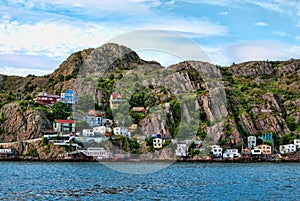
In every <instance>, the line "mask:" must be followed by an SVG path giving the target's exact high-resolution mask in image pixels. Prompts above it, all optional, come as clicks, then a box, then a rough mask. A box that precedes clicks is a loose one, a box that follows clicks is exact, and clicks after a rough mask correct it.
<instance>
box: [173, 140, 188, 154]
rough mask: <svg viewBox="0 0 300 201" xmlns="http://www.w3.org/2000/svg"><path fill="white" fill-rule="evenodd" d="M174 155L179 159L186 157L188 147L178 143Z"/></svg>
mask: <svg viewBox="0 0 300 201" xmlns="http://www.w3.org/2000/svg"><path fill="white" fill-rule="evenodd" d="M175 154H176V156H179V157H186V156H187V155H188V145H187V144H186V143H178V144H177V148H176V151H175Z"/></svg>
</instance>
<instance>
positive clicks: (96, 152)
mask: <svg viewBox="0 0 300 201" xmlns="http://www.w3.org/2000/svg"><path fill="white" fill-rule="evenodd" d="M79 152H81V153H83V154H84V155H86V156H90V157H93V158H94V159H97V160H102V159H111V158H113V154H112V153H111V152H110V151H108V150H105V149H104V148H102V147H90V148H88V149H86V150H79Z"/></svg>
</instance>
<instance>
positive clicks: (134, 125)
mask: <svg viewBox="0 0 300 201" xmlns="http://www.w3.org/2000/svg"><path fill="white" fill-rule="evenodd" d="M136 128H137V124H132V125H131V126H130V128H129V131H130V132H134V131H135V130H136Z"/></svg>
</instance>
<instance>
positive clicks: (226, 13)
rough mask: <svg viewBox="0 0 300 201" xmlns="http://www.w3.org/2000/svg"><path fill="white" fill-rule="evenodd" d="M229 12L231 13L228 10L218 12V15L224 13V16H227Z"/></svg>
mask: <svg viewBox="0 0 300 201" xmlns="http://www.w3.org/2000/svg"><path fill="white" fill-rule="evenodd" d="M228 14H229V12H227V11H224V12H220V13H218V15H222V16H227V15H228Z"/></svg>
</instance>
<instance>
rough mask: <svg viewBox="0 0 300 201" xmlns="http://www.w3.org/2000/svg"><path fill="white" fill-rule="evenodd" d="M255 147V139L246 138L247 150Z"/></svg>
mask: <svg viewBox="0 0 300 201" xmlns="http://www.w3.org/2000/svg"><path fill="white" fill-rule="evenodd" d="M255 146H256V137H255V136H249V137H248V148H249V149H253V148H254V147H255Z"/></svg>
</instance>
